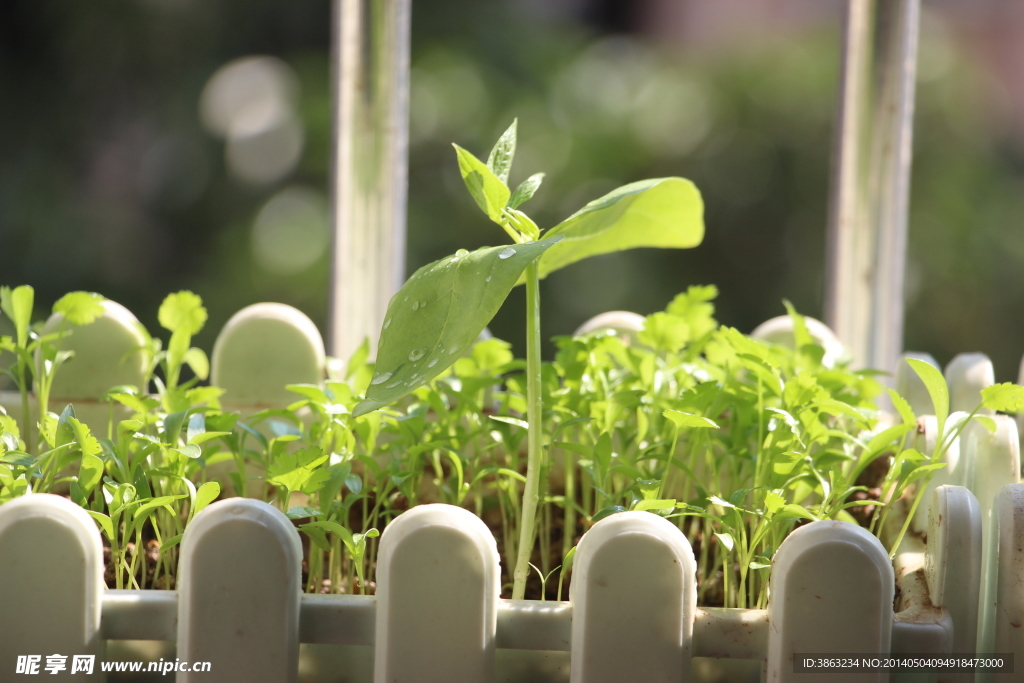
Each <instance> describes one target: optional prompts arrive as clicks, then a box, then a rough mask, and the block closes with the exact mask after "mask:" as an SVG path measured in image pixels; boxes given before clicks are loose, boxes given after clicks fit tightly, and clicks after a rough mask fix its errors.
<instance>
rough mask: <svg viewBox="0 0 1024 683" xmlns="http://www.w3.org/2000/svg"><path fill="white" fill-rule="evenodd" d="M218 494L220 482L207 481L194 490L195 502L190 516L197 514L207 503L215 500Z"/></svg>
mask: <svg viewBox="0 0 1024 683" xmlns="http://www.w3.org/2000/svg"><path fill="white" fill-rule="evenodd" d="M219 495H220V484H218V483H217V482H215V481H208V482H206V483H205V484H203V485H202V486H200V487H199V489H198V490H197V491H196V504H195V508H194V512H192V516H193V517H194V516H196V515H198V514H199V513H200V512H202V511H203V508H205V507H206V506H207V505H209V504H210V503H212V502H213V501H215V500H217V496H219Z"/></svg>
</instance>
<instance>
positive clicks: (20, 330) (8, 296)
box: [0, 285, 35, 348]
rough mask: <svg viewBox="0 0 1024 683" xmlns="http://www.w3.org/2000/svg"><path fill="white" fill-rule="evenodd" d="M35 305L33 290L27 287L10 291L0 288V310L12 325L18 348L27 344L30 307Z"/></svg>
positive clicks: (30, 322)
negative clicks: (15, 333)
mask: <svg viewBox="0 0 1024 683" xmlns="http://www.w3.org/2000/svg"><path fill="white" fill-rule="evenodd" d="M34 304H35V290H34V289H32V288H31V287H29V286H28V285H22V286H20V287H16V288H14V289H11V288H10V287H0V309H2V310H3V312H4V314H6V315H7V317H8V318H10V319H11V322H13V323H14V329H15V331H16V332H17V336H18V346H21V347H23V348H24V347H25V345H26V344H27V343H28V328H29V326H30V325H31V324H32V307H33V305H34Z"/></svg>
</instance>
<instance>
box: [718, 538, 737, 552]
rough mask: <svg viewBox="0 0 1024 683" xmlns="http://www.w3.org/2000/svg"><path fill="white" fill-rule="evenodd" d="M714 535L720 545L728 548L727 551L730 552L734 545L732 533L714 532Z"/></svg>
mask: <svg viewBox="0 0 1024 683" xmlns="http://www.w3.org/2000/svg"><path fill="white" fill-rule="evenodd" d="M715 536H716V537H717V538H718V540H719V541H720V542H721V544H722V546H724V547H725V549H726V550H728V551H729V552H732V549H733V548H734V547H736V542H735V541H734V540H733V538H732V534H719V533H716V534H715Z"/></svg>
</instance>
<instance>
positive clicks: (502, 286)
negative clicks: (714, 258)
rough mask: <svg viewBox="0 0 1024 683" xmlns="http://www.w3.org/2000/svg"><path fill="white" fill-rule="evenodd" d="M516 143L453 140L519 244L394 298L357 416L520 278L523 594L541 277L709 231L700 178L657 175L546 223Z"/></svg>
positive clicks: (394, 390) (466, 340) (477, 323)
mask: <svg viewBox="0 0 1024 683" xmlns="http://www.w3.org/2000/svg"><path fill="white" fill-rule="evenodd" d="M515 150H516V122H515V121H513V122H512V125H511V126H510V127H509V128H508V130H506V131H505V133H504V134H502V136H501V137H500V138H499V139H498V142H497V143H496V144H495V145H494V148H493V149H492V150H491V153H490V156H489V157H488V159H487V163H484V162H482V161H481V160H480V159H477V158H476V157H475V156H473V155H472V154H470V153H469V152H467V151H466V150H464V149H462V148H461V147H459V146H457V145H456V146H455V152H456V155H457V157H458V162H459V170H460V171H461V172H462V179H463V181H465V183H466V187H467V188H468V189H469V192H470V194H471V195H472V196H473V199H474V200H475V201H476V203H477V205H478V206H479V207H480V209H481V210H482V211H483V212H484V213H485V214H486V215H487V217H488V218H489V219H491V220H492V221H493V222H494V223H496V224H498V225H499V226H500V227H501V228H502V229H503V230H504V231H505V232H506V233H507V234H508V235H509V237H511V238H512V241H513V242H514V243H515V244H514V245H513V246H504V247H484V248H482V249H478V250H476V251H474V252H468V251H466V250H464V249H460V250H459V251H458V252H457V253H455V254H453V255H452V256H448V257H447V258H443V259H441V260H439V261H435V262H434V263H431V264H429V265H426V266H424V267H422V268H420V269H419V270H417V271H416V272H415V273H413V275H412V277H410V278H409V279H408V280H407V281H406V283H405V284H404V285H403V286H402V288H401V289H400V290H399V291H398V293H397V294H396V295H395V296H394V297H393V298H392V299H391V302H390V303H389V304H388V310H387V314H386V316H385V319H384V326H383V328H382V329H381V334H380V342H379V344H378V347H377V365H376V372H375V374H374V376H373V379H372V380H371V382H370V386H369V388H368V389H367V392H366V399H365V400H364V401H363V402H361V403H360V404H359V405H358V406H357V407H356V408H355V410H354V411H353V415H355V416H359V415H363V414H365V413H368V412H370V411H372V410H376V409H377V408H380V407H382V406H385V405H387V404H389V403H392V402H394V401H397V400H398V399H400V398H402V397H403V396H405V395H406V394H408V393H409V392H411V391H413V390H414V389H416V388H417V387H419V386H421V385H423V384H424V383H426V382H429V381H430V380H431V379H433V378H434V377H437V376H438V375H439V374H440V373H442V372H444V371H445V370H447V369H448V367H449V366H450V365H451V364H452V363H454V362H455V360H456V359H458V358H459V357H460V356H461V355H462V354H463V353H464V352H465V351H466V350H467V349H468V348H469V347H470V345H471V344H472V343H473V342H474V341H475V340H476V338H477V336H478V335H479V334H480V332H481V331H482V330H483V329H484V327H486V325H487V323H489V322H490V321H491V318H493V317H494V315H495V313H497V312H498V309H499V308H500V307H501V304H502V302H504V301H505V298H506V297H508V295H509V292H511V291H512V288H513V287H515V286H516V285H517V284H520V283H525V284H526V341H527V345H526V364H527V371H526V377H527V406H528V407H527V418H528V422H529V432H528V436H527V445H528V447H527V469H526V486H525V489H524V491H523V502H522V508H521V510H522V517H521V520H520V524H519V530H520V537H519V543H518V546H517V547H518V554H517V558H516V566H515V571H514V574H513V589H512V597H513V599H521V598H522V597H523V593H524V591H525V588H526V579H527V577H528V576H529V572H530V564H529V559H530V554H531V552H532V550H533V544H534V535H535V528H536V524H535V520H536V511H537V504H538V500H539V494H538V490H539V488H538V484H539V481H538V480H539V476H540V471H541V469H542V465H543V463H542V458H543V457H544V454H543V448H542V442H541V430H542V425H541V422H542V405H541V358H540V339H541V337H540V279H541V278H542V277H545V276H547V275H548V274H549V273H552V272H554V271H556V270H558V269H559V268H562V267H563V266H567V265H569V264H571V263H575V262H576V261H579V260H581V259H585V258H587V257H589V256H596V255H598V254H609V253H612V252H617V251H622V250H625V249H633V248H635V247H665V248H667V247H674V248H689V247H695V246H697V245H698V244H700V242H701V240H702V239H703V237H704V219H703V212H704V207H703V202H702V201H701V197H700V193H699V192H698V191H697V189H696V187H694V185H693V183H691V182H690V181H688V180H684V179H682V178H656V179H652V180H642V181H640V182H636V183H631V184H629V185H625V186H623V187H620V188H618V189H617V190H614V191H613V192H610V193H608V194H607V195H605V196H604V197H601V198H600V199H597V200H595V201H593V202H590V203H589V204H587V205H586V206H584V207H583V208H582V209H580V210H579V211H577V212H576V213H575V214H573V215H572V216H570V217H569V218H567V219H566V220H565V221H563V222H561V223H559V224H558V225H556V226H555V227H553V228H551V229H550V230H548V231H547V232H546V234H542V233H543V231H542V230H541V229H540V228H539V227H538V226H537V224H536V223H534V222H533V221H532V220H531V219H530V218H529V217H528V216H527V215H526V214H525V213H523V212H522V211H520V210H519V208H518V207H519V206H520V205H522V204H523V203H524V202H526V201H527V200H529V199H530V198H531V197H532V196H533V194H534V193H535V192H536V191H537V188H539V187H540V184H541V181H542V179H543V174H541V173H538V174H535V175H532V176H530V177H529V178H527V179H526V180H525V181H524V182H523V183H522V184H520V185H519V186H518V187H517V188H516V189H515V191H512V190H510V189H509V186H508V177H509V171H510V169H511V166H512V159H513V157H514V156H515Z"/></svg>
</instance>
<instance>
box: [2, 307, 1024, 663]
mask: <svg viewBox="0 0 1024 683" xmlns="http://www.w3.org/2000/svg"><path fill="white" fill-rule="evenodd" d="M124 314H125V311H124V310H123V309H119V308H117V309H115V308H113V307H112V308H111V310H110V311H108V315H107V316H105V317H104V320H106V321H107V322H109V320H108V318H110V319H113V320H114V321H115V322H120V323H121V324H124V325H130V324H131V322H132V321H131V320H129V319H128V318H126V317H125V315H124ZM129 315H130V314H129ZM102 324H107V323H102ZM83 329H88V328H83ZM814 329H815V330H817V328H816V327H815V328H814ZM824 329H825V330H827V328H824ZM76 335H78V330H76V332H75V334H74V335H72V337H71V338H70V339H68V340H67V341H68V344H69V345H70V346H71V347H72V348H76V350H77V352H78V353H79V354H80V355H79V357H78V360H79V362H81V361H82V359H83V358H85V359H87V358H88V354H89V353H91V351H90V346H89V345H88V344H86V343H85V340H87V339H88V336H87V335H81V336H76ZM111 338H114V339H117V338H119V337H117V336H116V335H108V336H107V339H111ZM823 341H828V340H823ZM129 342H130V339H127V340H126V341H125V342H124V343H125V344H128V343H129ZM109 346H110V344H109V343H106V344H104V349H105V351H106V352H111V351H110V349H109ZM236 356H243V357H245V358H247V359H248V362H249V363H251V365H250V366H249V368H250V370H249V371H247V370H246V368H245V367H244V366H243V365H238V366H237V367H234V368H232V367H230V366H229V365H226V364H225V361H224V359H225V358H235V357H236ZM213 361H214V363H213V364H214V376H215V377H216V379H217V381H218V383H220V384H223V385H224V386H225V387H227V389H228V392H227V395H226V396H225V400H226V401H228V402H231V403H232V404H233V405H240V406H242V405H248V406H249V407H250V408H252V409H255V408H257V407H260V406H265V405H267V404H273V403H275V402H278V401H280V400H281V398H282V397H281V396H279V395H275V394H274V393H273V392H275V391H277V392H279V391H280V387H281V386H282V385H283V384H286V383H291V382H311V383H317V382H319V381H321V377H322V376H323V345H322V342H321V341H320V338H319V335H318V334H317V332H316V329H315V327H314V326H313V325H312V324H311V323H309V322H308V319H306V318H305V317H304V316H301V314H298V313H297V312H293V311H291V310H288V309H286V307H279V306H274V305H271V306H262V307H258V308H254V309H247V310H246V311H243V312H242V313H240V314H239V315H238V316H236V317H235V318H234V319H233V320H232V322H231V323H229V325H228V326H227V327H226V328H225V333H224V334H223V335H222V336H221V338H220V339H219V340H218V343H217V349H216V350H215V352H214V356H213ZM986 363H988V361H987V359H986V358H984V357H983V356H980V355H974V356H970V357H967V356H965V357H960V358H958V359H957V360H956V361H955V362H954V363H951V365H950V367H949V368H948V369H947V377H948V379H949V382H950V385H951V395H952V396H953V397H954V398H953V407H954V408H961V409H962V408H965V407H973V404H976V403H977V401H978V392H979V391H980V389H981V388H982V387H983V386H985V385H986V384H988V383H991V381H992V378H991V374H992V373H991V371H990V365H991V364H990V363H989V365H988V367H987V368H986V366H985V364H986ZM83 364H85V363H83ZM69 367H71V366H70V365H69ZM282 368H290V369H287V370H284V371H282ZM264 369H269V372H265V373H264V372H262V370H264ZM260 376H263V380H265V381H264V382H263V384H262V387H261V381H260V380H259V379H258V378H259V377H260ZM93 380H94V381H96V382H98V384H96V386H100V385H102V383H103V380H99V379H96V378H93ZM897 384H900V385H901V388H902V389H903V390H904V391H905V392H906V394H907V395H908V396H910V397H911V400H912V401H914V402H915V403H916V404H915V406H914V407H915V409H916V410H918V411H920V412H926V411H927V410H928V406H927V404H926V403H923V401H924V399H925V398H926V395H923V394H921V393H920V392H919V391H917V388H915V386H914V385H913V382H912V378H911V377H910V376H909V375H900V376H899V377H897ZM63 393H65V394H68V395H71V394H75V395H76V396H83V397H84V399H85V402H86V404H88V403H89V398H90V397H88V396H85V395H84V394H83V393H82V392H80V391H73V390H71V389H68V390H65V391H64V392H63ZM922 397H924V398H922ZM13 398H14V397H13V396H11V395H6V397H4V396H0V400H2V401H3V402H4V404H5V405H7V406H9V407H11V408H16V407H17V405H18V403H19V402H18V401H15V400H12V399H13ZM92 401H95V402H96V406H97V408H96V410H97V415H98V416H101V417H99V421H100V425H102V426H104V427H105V424H106V420H107V418H108V416H107V414H106V409H105V404H102V403H99V402H98V401H96V397H92ZM75 404H76V408H79V406H80V405H81V399H79V400H76V401H75ZM99 406H104V410H103V411H99ZM79 412H80V414H81V412H82V411H81V409H79ZM950 419H951V420H956V419H957V417H956V415H954V416H952V417H951V418H950ZM994 419H995V420H996V423H997V430H996V432H995V433H993V434H990V433H989V432H988V431H987V430H985V429H984V428H975V427H969V428H968V429H967V430H966V431H965V433H964V436H963V437H962V438H961V439H960V443H958V444H956V445H955V447H954V448H951V449H950V450H949V455H948V456H947V459H948V460H949V465H950V466H949V467H948V468H947V469H946V470H944V471H943V474H942V477H943V479H941V480H940V481H939V484H940V485H937V486H936V487H935V490H934V491H933V492H932V494H931V495H930V496H929V498H928V504H927V505H924V506H922V508H921V509H920V510H919V511H918V515H917V518H916V520H915V530H916V531H917V532H919V533H917V534H912V535H910V536H908V538H907V540H906V542H905V543H904V546H903V547H902V548H901V552H900V553H899V554H898V555H897V558H896V562H895V563H891V562H889V560H888V558H887V555H886V553H885V551H884V550H883V548H882V546H881V544H879V543H878V541H877V540H876V539H875V538H874V537H872V536H870V535H869V534H867V533H866V532H865V531H864V530H863V529H861V528H859V527H856V526H854V525H851V524H845V523H839V522H816V523H812V524H808V525H806V526H804V527H802V528H800V529H798V530H797V531H795V532H794V533H793V534H791V535H790V537H789V538H788V539H787V540H786V541H785V543H784V544H783V546H782V547H781V548H780V549H779V551H778V554H777V556H776V559H775V566H774V568H773V574H772V583H771V600H770V608H769V610H736V609H713V608H707V609H701V608H698V607H696V604H695V603H696V599H695V578H694V577H695V567H694V561H693V553H692V550H691V548H690V547H689V545H688V543H687V541H686V539H685V537H684V536H683V535H682V533H681V532H680V531H679V530H678V528H677V527H676V526H674V525H673V524H671V523H670V522H668V521H666V520H664V519H662V518H660V517H657V516H656V515H652V514H650V513H621V514H618V515H614V516H612V517H610V518H608V519H606V520H603V521H601V522H599V523H598V524H596V525H595V526H594V528H593V529H591V530H590V531H589V532H587V534H586V535H585V536H584V537H583V540H582V541H581V542H580V546H579V550H578V553H577V558H576V562H575V567H574V576H573V581H572V589H571V593H572V595H571V600H570V601H569V602H536V601H508V600H501V599H500V598H499V585H498V583H499V579H498V577H499V576H500V567H499V564H498V563H499V559H498V555H497V552H496V549H495V543H494V540H493V537H492V535H491V533H490V532H489V530H488V529H487V528H486V526H485V525H484V524H483V522H481V521H480V520H479V519H478V518H476V517H475V516H473V515H472V514H470V513H469V512H467V511H465V510H462V509H460V508H454V507H449V506H442V505H430V506H422V507H419V508H414V509H413V510H411V511H409V512H407V513H404V514H403V515H401V516H399V517H398V518H396V520H395V521H393V522H392V523H391V524H390V525H389V526H388V527H387V528H386V530H385V533H384V534H383V535H382V538H381V541H380V542H381V545H380V555H379V564H378V568H377V595H376V596H325V595H302V594H301V586H300V583H299V582H300V577H301V562H302V551H301V544H300V541H299V536H298V534H297V532H296V530H295V529H294V526H293V525H292V523H291V522H290V521H289V520H288V519H287V518H286V517H285V516H284V515H283V514H282V513H280V512H279V511H278V510H276V509H275V508H273V507H271V506H269V505H267V504H264V503H262V502H259V501H255V500H251V499H239V498H233V499H228V500H224V501H221V502H219V503H215V504H213V505H211V506H210V507H209V508H207V509H206V510H205V511H204V512H202V513H200V515H198V516H197V517H196V519H195V520H194V521H193V523H192V524H191V525H190V526H189V528H188V530H187V532H186V535H185V537H184V539H183V541H182V556H181V567H180V585H179V591H176V592H174V591H155V590H150V591H114V590H106V589H105V588H104V586H103V583H102V573H103V564H102V562H103V559H102V558H103V556H102V545H101V543H100V537H99V534H98V531H97V529H96V525H95V522H93V521H92V519H91V518H89V517H88V515H86V514H85V513H84V512H83V511H82V510H80V509H79V508H77V507H76V506H74V505H72V504H71V503H69V502H68V501H66V500H64V499H62V498H59V497H56V496H49V495H33V496H28V497H23V498H21V499H18V500H16V501H13V502H11V503H8V504H6V505H4V506H0V680H6V677H7V676H8V673H9V672H11V671H14V669H15V666H16V660H17V657H18V655H25V654H39V655H49V654H54V653H57V654H61V655H65V656H68V657H71V656H73V655H75V654H96V655H99V656H100V657H102V656H103V652H104V644H105V643H109V644H110V645H111V648H110V652H111V653H116V652H118V651H122V652H123V649H120V648H121V645H120V643H121V641H146V640H149V641H164V642H168V643H170V642H174V643H176V644H177V651H176V654H174V655H168V654H166V653H165V654H164V657H165V659H167V658H168V657H169V656H170V657H177V658H178V659H179V660H181V661H185V662H196V661H209V662H211V664H212V666H213V667H215V668H216V672H215V675H214V676H213V677H209V676H208V675H207V677H206V678H204V676H203V675H202V674H194V675H193V674H188V673H179V674H178V680H179V681H193V680H195V681H200V680H217V681H247V682H251V681H268V682H269V681H273V682H274V683H277V682H279V681H309V683H314V682H319V681H339V680H340V681H353V682H356V681H358V682H360V683H361V682H363V681H367V682H368V681H370V680H373V681H375V682H383V681H389V683H390V682H392V681H397V682H399V683H401V682H403V681H427V682H429V681H446V682H451V683H457V682H458V681H473V682H474V683H476V682H478V681H479V682H485V681H502V682H504V681H536V682H541V681H568V680H571V681H574V682H582V681H586V683H602V682H603V681H609V682H611V681H622V680H652V681H673V682H676V683H682V682H684V681H710V680H728V681H735V682H739V681H745V680H758V679H759V678H760V676H761V675H762V673H763V675H764V676H765V679H766V680H767V681H771V682H780V683H782V682H786V681H808V682H814V681H828V680H833V676H834V674H814V673H799V674H798V673H795V672H794V663H793V656H794V655H795V654H799V653H842V652H864V653H867V652H872V653H878V654H886V653H890V652H891V653H924V652H931V653H945V652H970V651H974V649H975V644H976V643H977V645H978V647H979V651H982V652H1014V653H1015V654H1017V655H1018V657H1019V658H1021V661H1022V662H1024V628H1021V624H1022V623H1024V588H1022V586H1021V585H1020V584H1021V581H1020V577H1022V576H1024V549H1022V548H1024V543H1021V542H1020V539H1021V538H1022V537H1024V486H1022V485H1020V484H1017V482H1018V481H1019V472H1020V456H1019V446H1018V430H1017V426H1016V423H1015V422H1014V421H1013V420H1012V419H1011V418H1009V417H1005V416H995V418H994ZM922 427H923V431H922V433H921V434H919V435H918V437H917V438H918V439H919V440H921V442H920V443H919V444H918V446H919V447H920V448H921V449H927V448H928V445H929V441H934V438H935V434H934V431H935V424H934V420H931V421H929V420H927V419H926V420H923V421H922ZM1007 483H1010V484H1011V485H1010V486H1006V484H1007ZM1004 487H1005V488H1004ZM972 491H973V493H972ZM1000 491H1001V492H1000ZM979 500H980V501H982V502H981V504H979V502H978V501H979ZM925 539H927V542H925ZM983 547H987V552H986V553H983ZM983 555H984V559H983ZM894 587H898V590H899V595H900V597H899V599H898V600H897V601H896V605H895V609H894V602H893V592H894ZM981 592H984V595H983V596H982V595H980V594H979V593H981ZM997 606H998V609H996V607H997ZM979 612H980V619H979ZM837 615H841V616H840V617H837ZM108 656H110V657H112V656H113V654H110V655H108ZM122 658H123V657H122ZM715 660H719V661H730V660H731V661H733V662H734V663H735V664H737V665H739V666H740V668H739V669H735V670H733V671H732V672H731V673H726V674H722V673H718V674H715V673H714V670H715V667H714V666H712V665H713V664H714V662H715ZM715 675H718V676H719V678H715V677H714V676H715ZM722 676H724V677H722ZM100 678H101V677H100V676H99V674H98V673H97V674H92V675H91V676H90V677H89V678H88V679H85V678H81V680H100ZM69 680H75V679H74V678H70V679H69ZM844 680H849V681H858V682H859V681H881V680H887V676H885V675H881V674H877V673H864V674H846V675H844ZM908 680H909V679H908ZM914 680H919V679H914ZM937 680H943V681H946V680H948V681H968V680H973V674H957V675H948V676H945V677H941V678H938V679H937ZM992 680H1001V679H999V678H998V677H996V678H993V679H992ZM1004 680H1013V678H1012V676H1009V677H1005V678H1004Z"/></svg>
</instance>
